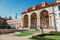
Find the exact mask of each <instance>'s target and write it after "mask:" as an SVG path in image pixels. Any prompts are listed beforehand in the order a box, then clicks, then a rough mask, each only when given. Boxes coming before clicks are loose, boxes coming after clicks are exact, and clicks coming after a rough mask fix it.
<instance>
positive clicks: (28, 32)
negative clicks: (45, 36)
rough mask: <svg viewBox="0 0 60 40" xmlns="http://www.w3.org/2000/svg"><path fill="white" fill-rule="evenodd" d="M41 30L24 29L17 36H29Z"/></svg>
mask: <svg viewBox="0 0 60 40" xmlns="http://www.w3.org/2000/svg"><path fill="white" fill-rule="evenodd" d="M37 32H40V31H39V30H35V31H23V32H20V33H19V34H16V36H27V35H32V34H34V33H37Z"/></svg>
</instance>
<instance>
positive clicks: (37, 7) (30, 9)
mask: <svg viewBox="0 0 60 40" xmlns="http://www.w3.org/2000/svg"><path fill="white" fill-rule="evenodd" d="M57 4H60V2H55V3H52V4H49V3H48V2H45V6H42V4H39V5H37V6H35V9H34V10H37V9H41V8H45V7H50V6H55V5H57ZM32 8H33V7H31V8H28V9H27V12H23V13H22V14H24V13H28V12H31V11H34V10H33V9H32Z"/></svg>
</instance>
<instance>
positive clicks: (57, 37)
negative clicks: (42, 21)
mask: <svg viewBox="0 0 60 40" xmlns="http://www.w3.org/2000/svg"><path fill="white" fill-rule="evenodd" d="M45 38H51V39H56V40H60V36H57V35H51V36H45Z"/></svg>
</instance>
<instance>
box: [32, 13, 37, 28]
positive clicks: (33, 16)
mask: <svg viewBox="0 0 60 40" xmlns="http://www.w3.org/2000/svg"><path fill="white" fill-rule="evenodd" d="M31 28H32V29H36V28H37V14H36V13H32V15H31Z"/></svg>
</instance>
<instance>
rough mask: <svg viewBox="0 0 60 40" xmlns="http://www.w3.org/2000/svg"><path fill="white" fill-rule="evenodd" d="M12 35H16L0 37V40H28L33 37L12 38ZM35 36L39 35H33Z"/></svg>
mask: <svg viewBox="0 0 60 40" xmlns="http://www.w3.org/2000/svg"><path fill="white" fill-rule="evenodd" d="M14 34H17V33H12V34H3V35H0V40H29V38H30V37H31V36H33V35H30V36H23V37H17V36H14ZM37 34H40V33H35V34H34V35H37Z"/></svg>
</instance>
